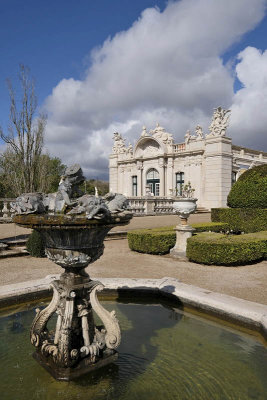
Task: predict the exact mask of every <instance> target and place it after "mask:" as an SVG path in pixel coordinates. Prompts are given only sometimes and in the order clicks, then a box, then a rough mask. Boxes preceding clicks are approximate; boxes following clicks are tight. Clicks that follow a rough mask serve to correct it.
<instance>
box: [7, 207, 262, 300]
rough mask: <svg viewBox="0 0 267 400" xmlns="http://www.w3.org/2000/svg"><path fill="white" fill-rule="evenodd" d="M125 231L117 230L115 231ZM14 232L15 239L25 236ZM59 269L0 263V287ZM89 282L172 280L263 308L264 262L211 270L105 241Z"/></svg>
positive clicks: (161, 220) (168, 221)
mask: <svg viewBox="0 0 267 400" xmlns="http://www.w3.org/2000/svg"><path fill="white" fill-rule="evenodd" d="M176 220H177V218H176V217H173V216H160V217H143V218H141V217H138V218H134V219H133V221H131V223H130V225H129V226H128V229H136V228H139V227H155V226H164V225H174V224H175V223H176ZM208 220H209V214H200V215H193V216H192V218H191V223H194V222H202V221H203V222H204V221H208ZM122 228H123V229H127V227H120V229H118V228H116V229H118V230H122ZM21 229H22V228H18V227H17V228H16V230H17V233H16V234H17V235H19V234H23V233H28V230H23V231H21ZM13 232H14V226H13V225H12V224H9V226H8V227H6V225H5V226H4V225H3V224H2V225H0V238H3V237H7V236H6V235H7V233H8V235H9V236H14V233H13ZM61 272H62V269H61V268H60V267H58V266H57V265H55V264H53V263H52V262H51V261H49V260H48V259H40V258H33V257H30V256H24V257H19V258H6V259H2V260H0V277H1V285H8V284H11V283H16V282H23V281H28V280H32V279H39V278H44V277H45V276H46V275H49V274H56V273H61ZM87 272H88V273H89V274H90V276H91V277H92V278H97V277H106V278H110V277H118V278H123V277H125V278H162V277H165V276H169V277H175V278H177V279H179V280H180V281H181V282H183V283H187V284H191V285H195V286H199V287H201V288H205V289H208V290H212V291H215V292H219V293H224V294H228V295H231V296H235V297H240V298H242V299H246V300H250V301H255V302H258V303H262V304H266V305H267V290H266V287H267V261H262V262H260V263H258V264H254V265H246V266H241V267H222V266H221V267H218V266H216V267H214V266H205V265H200V264H195V263H191V262H182V261H178V260H175V259H172V258H171V257H170V256H169V255H165V256H155V255H148V254H141V253H136V252H133V251H130V249H129V247H128V243H127V240H126V239H121V240H109V241H105V251H104V255H103V256H102V257H101V258H100V259H99V260H97V261H96V262H95V263H94V264H92V265H91V266H89V267H88V268H87Z"/></svg>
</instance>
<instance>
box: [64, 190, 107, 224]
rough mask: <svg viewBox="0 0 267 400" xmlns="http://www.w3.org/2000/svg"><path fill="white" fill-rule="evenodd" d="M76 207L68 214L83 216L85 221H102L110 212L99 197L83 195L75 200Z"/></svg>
mask: <svg viewBox="0 0 267 400" xmlns="http://www.w3.org/2000/svg"><path fill="white" fill-rule="evenodd" d="M76 202H77V206H76V207H74V208H73V209H72V210H71V211H69V212H68V214H71V215H75V214H85V215H86V218H87V219H92V218H96V219H103V218H106V217H109V216H110V211H109V209H108V207H107V205H106V204H105V203H104V201H103V199H102V198H101V197H96V196H93V195H89V194H85V195H83V196H82V197H79V198H78V199H77V200H76Z"/></svg>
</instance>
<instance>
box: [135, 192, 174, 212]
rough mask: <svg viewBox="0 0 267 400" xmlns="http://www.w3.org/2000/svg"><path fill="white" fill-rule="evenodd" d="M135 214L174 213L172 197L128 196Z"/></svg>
mask: <svg viewBox="0 0 267 400" xmlns="http://www.w3.org/2000/svg"><path fill="white" fill-rule="evenodd" d="M128 200H129V203H130V207H131V210H132V212H133V213H134V215H154V214H172V213H173V201H174V199H172V198H165V197H152V196H147V197H128Z"/></svg>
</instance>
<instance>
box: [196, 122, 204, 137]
mask: <svg viewBox="0 0 267 400" xmlns="http://www.w3.org/2000/svg"><path fill="white" fill-rule="evenodd" d="M196 135H197V137H196V139H197V140H201V139H204V135H203V129H202V126H200V125H197V126H196Z"/></svg>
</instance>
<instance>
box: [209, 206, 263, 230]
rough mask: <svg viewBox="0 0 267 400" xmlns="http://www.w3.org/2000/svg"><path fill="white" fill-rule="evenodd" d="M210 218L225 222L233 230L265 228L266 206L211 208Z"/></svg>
mask: <svg viewBox="0 0 267 400" xmlns="http://www.w3.org/2000/svg"><path fill="white" fill-rule="evenodd" d="M211 220H212V221H213V222H214V223H215V222H225V223H227V224H228V226H229V228H230V230H233V231H234V232H245V233H249V232H258V231H264V230H267V208H212V209H211Z"/></svg>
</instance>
